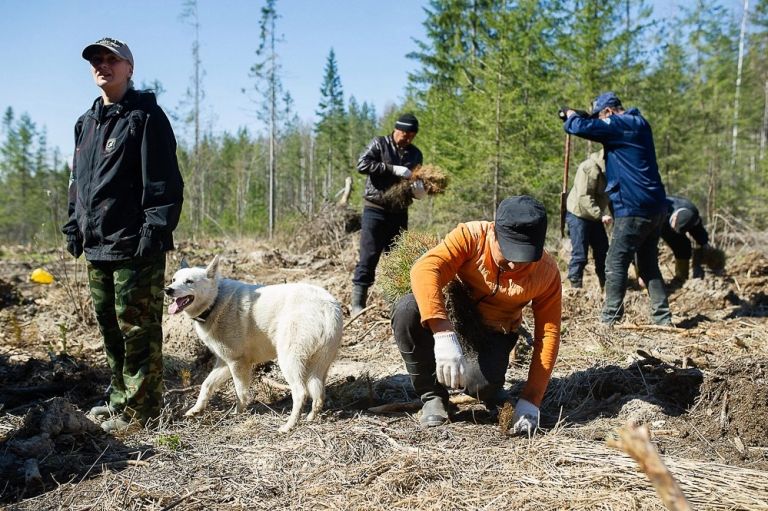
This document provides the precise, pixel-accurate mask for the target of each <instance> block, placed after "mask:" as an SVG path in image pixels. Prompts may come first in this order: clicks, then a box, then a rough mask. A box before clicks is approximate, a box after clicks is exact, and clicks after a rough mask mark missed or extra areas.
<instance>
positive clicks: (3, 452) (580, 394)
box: [0, 231, 768, 510]
mask: <svg viewBox="0 0 768 511" xmlns="http://www.w3.org/2000/svg"><path fill="white" fill-rule="evenodd" d="M318 232H320V231H318ZM337 232H338V231H337ZM356 236H357V235H356V234H349V233H344V232H343V231H342V232H341V233H340V234H336V235H335V236H331V237H329V238H328V239H324V240H320V242H318V240H317V239H314V242H313V243H310V242H309V241H305V242H298V241H296V240H294V241H293V242H292V243H290V244H289V243H281V244H277V245H274V246H280V247H282V248H279V249H276V248H274V246H268V245H266V244H263V243H256V242H249V241H236V240H223V241H219V242H207V243H204V244H197V243H191V242H184V241H183V240H182V241H181V242H180V243H179V249H178V250H177V251H176V252H174V253H172V255H170V256H169V264H168V274H169V275H170V274H172V273H173V271H174V270H175V269H176V267H177V266H178V263H179V260H180V257H181V256H184V257H186V258H187V259H188V261H189V262H190V264H193V265H204V264H206V263H207V262H208V261H209V260H210V259H211V258H212V256H213V255H214V254H217V253H220V254H221V255H222V256H223V258H224V260H223V264H222V266H221V271H222V274H223V275H224V276H226V277H229V278H237V279H242V280H247V281H251V282H259V283H263V284H274V283H281V282H295V281H308V282H312V283H315V284H318V285H321V286H323V287H325V288H327V289H328V290H329V291H330V292H331V293H332V294H334V295H335V296H336V297H337V298H338V299H339V300H340V301H341V302H342V303H344V304H345V305H344V307H345V321H346V322H347V324H346V325H345V333H344V339H343V344H342V348H341V351H340V354H339V358H338V360H337V361H336V363H335V364H334V366H333V367H332V369H331V376H330V378H329V382H328V400H327V404H326V410H325V412H324V413H323V416H322V420H321V421H320V422H317V423H313V424H306V423H303V422H300V423H299V426H298V427H297V428H296V429H295V430H294V431H292V432H291V433H289V434H288V435H280V434H279V433H278V432H277V428H278V427H279V426H280V425H281V424H282V423H283V422H284V421H285V420H286V418H287V415H288V412H289V410H290V403H291V401H290V395H289V394H288V393H287V392H285V391H283V390H279V389H277V388H275V387H274V386H270V385H269V384H267V383H265V382H264V381H262V379H261V378H260V377H268V378H270V379H272V380H276V381H282V377H281V375H280V372H279V368H277V366H276V365H275V364H268V365H267V366H264V367H261V368H258V369H257V371H256V372H257V378H255V380H254V383H253V385H252V389H251V390H252V394H253V401H252V404H251V405H250V407H249V408H248V411H247V413H244V414H235V413H234V411H233V404H234V390H233V387H232V385H231V384H228V386H227V388H226V389H224V390H222V391H220V392H219V393H218V394H217V395H216V396H215V398H214V399H213V400H212V401H211V404H210V405H209V408H208V410H207V411H206V412H205V413H204V414H203V415H202V416H201V417H196V418H192V419H190V418H184V417H183V412H184V411H185V410H186V409H188V408H189V407H191V406H192V404H193V403H194V400H195V398H196V397H197V393H198V391H199V385H200V383H201V381H202V380H203V379H204V377H205V376H206V375H207V371H208V369H209V368H210V363H211V357H210V356H209V355H208V353H207V352H206V350H205V348H204V346H203V345H202V344H201V343H200V342H199V341H198V340H197V338H196V336H195V334H194V331H193V329H192V325H191V321H190V320H189V319H188V318H186V317H181V315H180V316H179V317H176V316H174V317H166V318H165V320H164V332H165V333H164V335H165V345H164V355H165V384H166V393H165V403H166V408H165V410H164V412H163V415H162V417H161V420H160V422H159V423H158V424H156V425H154V426H153V427H151V428H149V429H140V430H134V431H130V432H128V433H127V434H121V435H107V434H104V433H102V432H101V430H100V429H99V428H98V426H96V425H95V424H94V423H93V422H92V421H90V420H89V419H88V418H86V417H85V415H84V412H85V411H87V410H88V409H89V408H90V407H91V406H94V405H96V404H98V403H100V402H101V401H103V399H104V396H105V392H106V389H107V385H108V383H109V376H108V370H107V366H106V362H105V358H104V356H103V353H102V351H101V347H100V337H99V334H98V330H97V327H96V324H95V322H94V319H93V317H92V313H91V312H90V305H89V302H88V296H87V291H86V288H85V276H84V272H83V265H82V263H81V262H80V263H78V264H73V263H72V262H71V261H70V260H68V259H65V258H64V257H63V255H62V254H61V253H60V252H51V253H45V254H40V253H36V254H31V253H29V252H28V251H25V250H24V249H22V248H20V247H3V248H2V251H1V252H0V253H2V254H4V255H3V257H2V266H1V268H2V269H0V507H1V506H5V507H6V508H7V509H20V510H22V509H24V510H26V509H29V510H33V509H34V510H39V509H81V510H85V509H89V510H90V509H110V510H111V509H171V508H173V509H179V510H191V509H245V508H248V509H387V510H391V509H621V510H624V509H627V510H629V509H633V510H641V509H642V510H646V509H664V506H663V505H662V503H661V500H659V497H658V496H657V494H656V492H655V491H654V488H653V486H652V485H651V483H650V482H649V481H648V479H647V477H646V476H645V474H644V473H643V472H642V471H640V470H639V469H638V466H637V464H636V463H635V462H634V461H633V460H632V458H630V457H629V456H628V455H626V454H625V453H624V452H622V451H620V450H617V449H616V448H612V447H609V446H608V445H607V440H609V439H611V438H615V437H616V435H617V430H618V428H620V427H622V426H624V425H626V424H627V423H628V422H629V421H631V422H633V423H635V424H644V425H646V426H647V427H648V428H649V429H650V432H651V441H652V443H653V444H654V445H655V446H656V448H657V449H658V450H659V452H660V453H661V454H662V457H663V460H664V462H665V464H666V466H667V467H668V468H669V469H670V471H671V472H672V475H673V476H674V477H675V479H676V480H677V481H678V482H679V483H680V486H681V488H682V491H683V493H684V494H685V496H686V497H687V498H688V500H689V502H690V503H691V505H692V507H693V508H695V509H768V296H766V293H768V255H767V254H766V249H765V248H764V247H765V246H766V241H768V235H766V233H746V234H745V233H740V235H739V237H738V238H736V237H731V238H722V239H720V240H719V241H720V245H721V246H723V247H724V248H725V249H726V253H727V256H728V262H727V264H726V269H725V270H724V271H723V272H720V273H719V274H714V273H712V272H710V271H708V272H707V275H706V278H705V279H703V280H691V281H688V282H687V283H686V284H685V285H684V286H683V287H682V288H680V289H676V290H674V291H673V292H672V294H671V296H670V301H671V307H672V310H673V314H674V320H675V323H676V325H678V327H679V328H671V329H670V328H667V329H660V328H654V327H651V326H648V325H647V311H648V298H647V296H646V294H645V293H644V291H643V290H641V289H639V288H638V287H637V286H636V285H635V286H633V287H632V288H631V289H630V291H629V292H628V294H627V301H626V307H627V315H626V319H625V322H624V323H622V324H621V325H620V326H619V327H618V328H616V329H614V330H612V331H609V332H603V331H600V330H599V329H597V328H596V326H597V317H598V311H599V308H600V303H601V295H600V290H599V288H598V287H597V281H596V279H595V278H594V276H593V274H591V273H588V275H587V279H586V285H585V288H584V289H578V290H577V289H570V288H569V287H568V284H567V281H566V284H564V290H563V298H564V299H563V304H564V306H563V339H562V345H561V349H560V355H559V358H558V362H557V366H556V368H555V372H554V375H553V378H552V381H551V383H550V385H549V388H548V390H547V394H546V397H545V400H544V403H543V405H542V409H541V413H542V430H541V431H539V432H538V433H537V434H536V435H535V436H534V437H533V438H530V439H529V438H524V437H514V436H509V435H508V434H506V432H504V431H502V430H501V428H500V427H499V418H498V417H497V415H496V414H495V413H492V412H490V411H488V410H486V409H485V407H484V406H483V405H482V404H481V403H477V402H474V401H472V400H471V399H467V398H462V397H461V396H455V397H454V398H453V400H454V401H455V402H457V403H458V404H457V407H458V409H457V414H456V416H455V417H454V420H453V422H452V423H451V424H449V425H446V426H444V427H439V428H433V429H429V430H424V429H420V428H419V427H418V412H417V410H416V409H414V407H413V404H412V401H413V399H414V398H415V396H414V395H413V390H412V389H411V387H410V383H409V381H408V378H407V376H406V375H405V371H404V367H403V364H402V361H401V359H400V357H399V354H398V352H397V349H396V347H395V344H394V340H393V339H392V335H391V330H390V328H389V305H388V304H387V303H385V301H384V299H383V298H382V297H381V295H380V294H379V292H378V291H377V290H376V289H375V288H374V290H373V295H372V297H371V301H370V303H372V304H373V307H371V308H369V309H368V310H367V311H366V312H365V313H364V314H363V315H362V316H360V317H358V318H357V319H355V320H354V321H350V318H349V315H348V313H349V311H348V308H347V306H348V304H349V300H350V292H351V283H350V276H351V271H352V268H353V266H354V263H355V256H356V254H355V253H354V251H353V250H352V248H351V247H354V246H355V243H356V241H357V237H356ZM716 241H718V240H716ZM308 247H311V248H308ZM560 255H561V256H562V255H563V254H562V252H561V254H560ZM40 266H44V267H45V268H47V269H48V270H49V271H51V272H52V273H53V274H54V276H55V277H56V282H54V283H53V284H51V285H39V284H35V283H33V282H30V280H29V275H30V273H31V271H32V270H33V269H35V268H37V267H40ZM564 267H565V265H564V263H563V262H562V261H561V268H563V269H564ZM672 268H673V263H672V259H671V256H670V254H669V253H668V252H667V251H666V249H663V250H662V271H663V273H664V274H665V277H667V278H670V277H671V274H672V271H673V270H672ZM588 272H591V266H590V269H588ZM563 275H564V273H563ZM524 326H526V327H527V328H528V330H529V331H530V330H532V326H533V325H532V318H531V317H530V316H527V318H526V322H525V324H524ZM520 346H521V347H520V349H518V350H516V352H515V354H514V357H513V358H512V359H511V360H510V367H509V371H508V373H507V388H508V389H509V391H510V395H511V397H512V400H513V402H514V400H516V399H517V396H518V394H519V392H520V390H521V388H522V385H523V384H524V381H525V378H526V375H527V368H528V364H529V361H530V349H526V348H525V342H524V341H521V345H520ZM387 403H401V404H402V406H401V409H404V410H406V411H395V412H391V413H385V412H374V411H370V410H369V409H370V408H372V407H375V406H379V405H383V404H387ZM407 403H411V404H407Z"/></svg>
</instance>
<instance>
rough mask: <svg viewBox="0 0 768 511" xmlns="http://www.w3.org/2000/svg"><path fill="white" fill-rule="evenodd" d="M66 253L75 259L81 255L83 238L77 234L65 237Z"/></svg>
mask: <svg viewBox="0 0 768 511" xmlns="http://www.w3.org/2000/svg"><path fill="white" fill-rule="evenodd" d="M67 252H69V253H70V254H72V257H74V258H75V259H77V258H78V257H80V255H81V254H82V253H83V237H82V236H80V235H77V234H68V235H67Z"/></svg>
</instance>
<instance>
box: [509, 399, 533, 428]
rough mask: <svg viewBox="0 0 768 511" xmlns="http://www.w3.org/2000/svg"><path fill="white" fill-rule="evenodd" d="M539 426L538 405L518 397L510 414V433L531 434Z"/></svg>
mask: <svg viewBox="0 0 768 511" xmlns="http://www.w3.org/2000/svg"><path fill="white" fill-rule="evenodd" d="M538 427H539V407H538V406H536V405H535V404H533V403H531V402H530V401H526V400H525V399H518V400H517V405H515V414H514V415H513V416H512V434H513V435H521V434H523V433H525V434H527V435H528V436H531V435H533V433H534V431H536V428H538Z"/></svg>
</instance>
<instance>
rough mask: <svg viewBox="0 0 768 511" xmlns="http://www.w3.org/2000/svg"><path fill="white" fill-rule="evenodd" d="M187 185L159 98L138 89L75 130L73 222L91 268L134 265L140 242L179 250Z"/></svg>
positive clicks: (94, 110)
mask: <svg viewBox="0 0 768 511" xmlns="http://www.w3.org/2000/svg"><path fill="white" fill-rule="evenodd" d="M183 192H184V182H183V180H182V177H181V173H180V172H179V164H178V161H177V160H176V138H175V137H174V134H173V130H172V128H171V124H170V122H169V121H168V118H167V117H166V115H165V113H164V112H163V110H162V109H161V108H160V107H159V106H158V104H157V100H156V99H155V95H154V94H153V93H152V92H139V91H136V90H133V89H130V90H129V91H128V92H127V93H126V94H125V97H124V98H123V99H122V101H120V102H119V103H116V104H114V105H112V106H111V107H109V108H105V107H104V104H103V101H102V99H101V98H99V99H97V100H96V101H94V103H93V106H92V107H91V108H90V110H88V111H87V112H86V113H85V114H83V115H82V116H81V117H80V118H79V119H78V120H77V123H76V124H75V157H74V160H73V164H72V174H71V176H70V183H69V221H68V222H67V223H66V224H65V225H64V227H63V228H62V232H63V233H64V234H66V235H67V237H68V238H71V237H81V239H82V241H83V248H84V252H85V257H86V259H88V260H89V261H118V260H125V259H130V258H132V257H134V255H135V253H136V249H137V246H138V244H139V239H140V238H141V237H142V236H144V237H149V238H150V240H151V242H152V246H153V247H156V250H157V252H160V251H166V250H171V249H173V230H174V229H175V228H176V226H177V225H178V223H179V216H180V215H181V204H182V201H183Z"/></svg>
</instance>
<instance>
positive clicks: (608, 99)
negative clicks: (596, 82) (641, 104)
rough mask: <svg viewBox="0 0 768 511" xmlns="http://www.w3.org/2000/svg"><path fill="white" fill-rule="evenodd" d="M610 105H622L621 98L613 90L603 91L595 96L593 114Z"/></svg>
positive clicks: (616, 106)
mask: <svg viewBox="0 0 768 511" xmlns="http://www.w3.org/2000/svg"><path fill="white" fill-rule="evenodd" d="M608 107H612V108H620V107H621V100H620V99H619V97H618V96H617V95H616V94H615V93H613V92H603V93H602V94H600V95H599V96H598V97H596V98H595V100H594V101H593V102H592V115H597V114H599V113H600V112H602V111H603V110H604V109H606V108H608Z"/></svg>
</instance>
